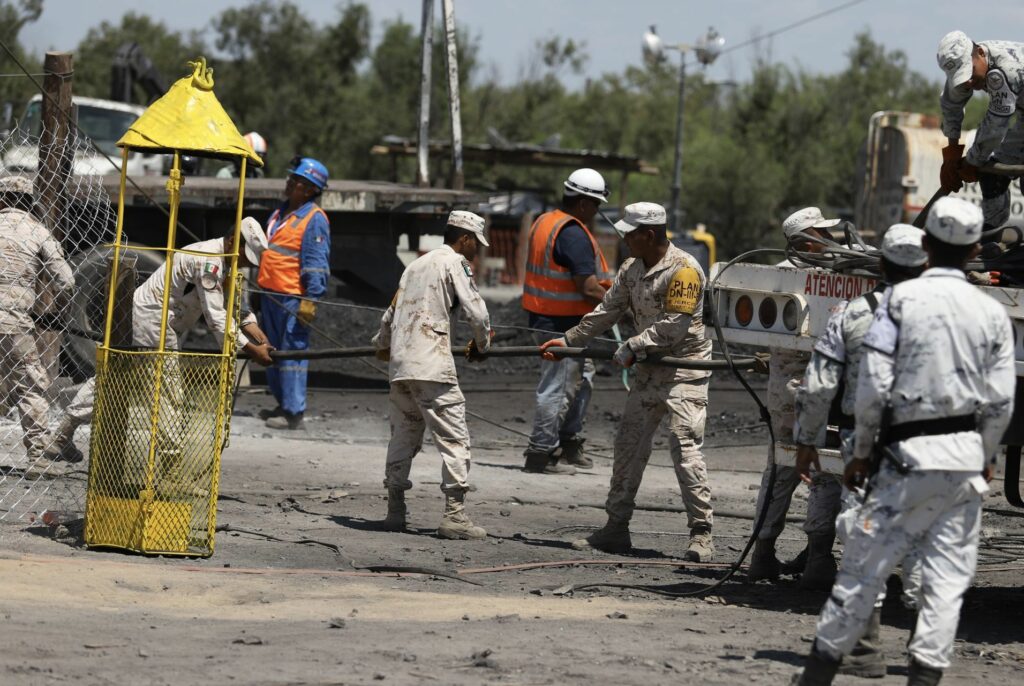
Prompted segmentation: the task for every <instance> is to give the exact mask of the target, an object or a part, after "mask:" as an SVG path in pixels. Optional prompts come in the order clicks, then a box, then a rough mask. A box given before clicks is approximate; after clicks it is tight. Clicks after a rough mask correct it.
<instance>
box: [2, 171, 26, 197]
mask: <svg viewBox="0 0 1024 686" xmlns="http://www.w3.org/2000/svg"><path fill="white" fill-rule="evenodd" d="M33 192H34V191H33V189H32V179H30V178H28V177H27V176H20V175H15V176H0V193H23V194H25V195H32V193H33Z"/></svg>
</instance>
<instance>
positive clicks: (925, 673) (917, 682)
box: [907, 658, 942, 686]
mask: <svg viewBox="0 0 1024 686" xmlns="http://www.w3.org/2000/svg"><path fill="white" fill-rule="evenodd" d="M940 681H942V670H941V669H935V668H934V667H928V666H927V665H922V664H921V663H920V662H918V661H917V660H915V659H914V658H910V673H909V676H907V686H937V685H938V683H939V682H940Z"/></svg>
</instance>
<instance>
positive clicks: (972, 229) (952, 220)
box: [924, 197, 985, 245]
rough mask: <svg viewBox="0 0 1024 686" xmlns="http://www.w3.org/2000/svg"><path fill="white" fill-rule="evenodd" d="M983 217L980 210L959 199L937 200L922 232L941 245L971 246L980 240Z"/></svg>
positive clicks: (972, 204)
mask: <svg viewBox="0 0 1024 686" xmlns="http://www.w3.org/2000/svg"><path fill="white" fill-rule="evenodd" d="M984 223H985V217H984V215H983V214H982V213H981V208H980V207H978V206H977V205H975V204H974V203H971V202H967V201H966V200H961V199H960V198H950V197H945V198H939V199H938V200H936V201H935V204H934V205H932V209H931V211H930V212H929V213H928V219H927V221H925V223H924V230H925V231H927V232H928V235H929V236H934V237H935V238H937V239H939V240H940V241H942V242H943V243H949V244H950V245H972V244H974V243H977V242H978V241H980V240H981V226H982V224H984Z"/></svg>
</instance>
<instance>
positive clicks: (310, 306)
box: [295, 300, 316, 326]
mask: <svg viewBox="0 0 1024 686" xmlns="http://www.w3.org/2000/svg"><path fill="white" fill-rule="evenodd" d="M295 316H296V317H297V318H298V320H299V321H300V322H302V325H303V326H309V325H310V323H312V321H313V319H314V318H316V303H315V302H313V301H312V300H302V301H300V302H299V311H298V313H296V315H295Z"/></svg>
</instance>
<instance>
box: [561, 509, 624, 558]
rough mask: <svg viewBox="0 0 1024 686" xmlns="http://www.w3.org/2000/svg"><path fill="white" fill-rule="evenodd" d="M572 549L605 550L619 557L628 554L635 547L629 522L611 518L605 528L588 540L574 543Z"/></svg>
mask: <svg viewBox="0 0 1024 686" xmlns="http://www.w3.org/2000/svg"><path fill="white" fill-rule="evenodd" d="M572 547H573V548H574V549H575V550H591V549H593V550H603V551H604V552H606V553H615V554H617V555H621V554H622V553H628V552H629V549H630V548H632V547H633V542H632V541H631V540H630V538H629V522H628V521H621V520H613V519H612V518H611V517H609V518H608V522H607V523H606V524H605V525H604V526H603V527H601V528H600V529H598V530H597V531H595V532H594V533H592V534H590V535H589V536H587V537H586V538H581V539H579V540H577V541H573V542H572Z"/></svg>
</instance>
